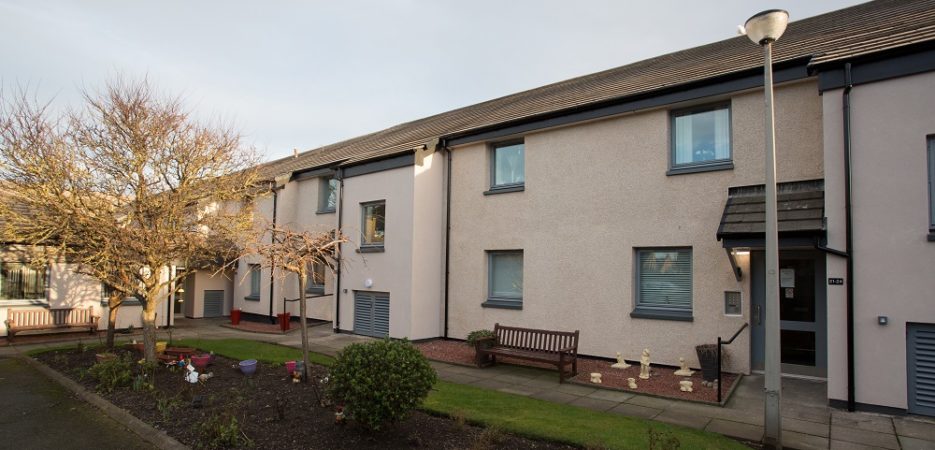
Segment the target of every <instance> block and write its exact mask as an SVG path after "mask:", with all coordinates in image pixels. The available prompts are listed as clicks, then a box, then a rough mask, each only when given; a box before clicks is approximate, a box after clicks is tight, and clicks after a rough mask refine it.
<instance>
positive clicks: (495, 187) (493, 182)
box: [484, 138, 526, 195]
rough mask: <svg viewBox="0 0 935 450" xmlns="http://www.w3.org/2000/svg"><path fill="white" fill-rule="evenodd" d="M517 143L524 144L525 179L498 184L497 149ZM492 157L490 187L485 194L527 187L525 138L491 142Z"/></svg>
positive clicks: (490, 151) (519, 190)
mask: <svg viewBox="0 0 935 450" xmlns="http://www.w3.org/2000/svg"><path fill="white" fill-rule="evenodd" d="M517 144H522V145H523V181H522V182H521V183H504V184H497V149H499V148H503V147H512V146H514V145H517ZM487 156H488V159H490V164H489V170H490V189H489V190H488V191H486V192H484V195H491V194H502V193H506V192H522V191H524V190H525V189H526V140H525V139H523V138H518V139H510V140H506V141H500V142H496V143H493V144H490V149H489V150H488V153H487Z"/></svg>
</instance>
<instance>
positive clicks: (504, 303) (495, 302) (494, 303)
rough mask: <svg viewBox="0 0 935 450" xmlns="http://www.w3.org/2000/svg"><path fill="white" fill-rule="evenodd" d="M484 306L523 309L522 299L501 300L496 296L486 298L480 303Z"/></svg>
mask: <svg viewBox="0 0 935 450" xmlns="http://www.w3.org/2000/svg"><path fill="white" fill-rule="evenodd" d="M480 305H481V306H482V307H484V308H500V309H523V300H522V299H516V300H512V299H511V300H501V299H496V298H488V299H487V301H486V302H484V303H481V304H480Z"/></svg>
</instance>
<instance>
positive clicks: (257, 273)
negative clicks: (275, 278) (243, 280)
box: [247, 264, 263, 300]
mask: <svg viewBox="0 0 935 450" xmlns="http://www.w3.org/2000/svg"><path fill="white" fill-rule="evenodd" d="M262 276H263V270H262V269H261V268H260V265H259V264H250V295H248V296H247V299H249V300H259V299H260V281H261V277H262Z"/></svg>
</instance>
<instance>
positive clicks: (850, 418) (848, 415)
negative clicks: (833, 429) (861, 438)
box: [831, 410, 896, 434]
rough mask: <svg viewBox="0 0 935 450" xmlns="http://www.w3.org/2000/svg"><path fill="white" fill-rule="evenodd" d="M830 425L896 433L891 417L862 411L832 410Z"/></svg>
mask: <svg viewBox="0 0 935 450" xmlns="http://www.w3.org/2000/svg"><path fill="white" fill-rule="evenodd" d="M831 425H837V426H842V427H848V428H857V429H859V430H866V431H876V432H878V433H889V434H896V430H895V429H894V428H893V419H892V418H891V417H889V416H881V415H876V414H868V413H862V412H848V411H838V410H834V411H832V412H831Z"/></svg>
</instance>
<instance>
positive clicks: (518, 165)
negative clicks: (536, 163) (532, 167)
mask: <svg viewBox="0 0 935 450" xmlns="http://www.w3.org/2000/svg"><path fill="white" fill-rule="evenodd" d="M524 153H525V150H524V144H523V142H522V141H519V142H516V141H514V142H508V143H501V144H497V145H494V146H493V148H492V149H491V152H490V191H489V192H497V191H500V192H513V191H521V190H523V185H524V183H525V182H526V162H525V160H524Z"/></svg>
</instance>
